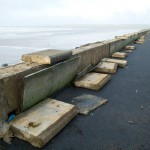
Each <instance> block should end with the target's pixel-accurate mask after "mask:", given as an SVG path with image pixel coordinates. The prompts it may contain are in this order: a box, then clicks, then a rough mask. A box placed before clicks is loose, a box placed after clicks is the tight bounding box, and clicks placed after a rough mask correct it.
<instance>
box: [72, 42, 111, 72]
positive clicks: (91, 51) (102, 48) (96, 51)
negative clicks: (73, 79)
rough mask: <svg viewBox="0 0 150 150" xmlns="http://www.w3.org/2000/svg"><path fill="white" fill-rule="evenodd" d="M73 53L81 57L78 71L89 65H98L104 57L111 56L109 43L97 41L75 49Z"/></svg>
mask: <svg viewBox="0 0 150 150" xmlns="http://www.w3.org/2000/svg"><path fill="white" fill-rule="evenodd" d="M73 55H74V56H78V57H79V65H78V71H77V72H78V73H80V72H82V71H83V70H84V69H85V68H87V67H88V66H89V65H92V66H96V65H97V64H98V63H99V62H100V60H101V59H102V58H105V57H108V56H109V44H103V43H96V44H90V45H87V46H84V47H79V48H77V49H74V50H73Z"/></svg>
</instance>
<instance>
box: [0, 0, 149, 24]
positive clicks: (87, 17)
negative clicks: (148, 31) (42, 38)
mask: <svg viewBox="0 0 150 150" xmlns="http://www.w3.org/2000/svg"><path fill="white" fill-rule="evenodd" d="M56 24H59V25H62V24H150V0H0V26H12V25H14V26H20V25H21V26H22V25H23V26H24V25H25V26H26V25H27V26H28V25H39V26H43V25H56Z"/></svg>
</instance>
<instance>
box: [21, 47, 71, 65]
mask: <svg viewBox="0 0 150 150" xmlns="http://www.w3.org/2000/svg"><path fill="white" fill-rule="evenodd" d="M71 56H72V51H64V50H55V49H48V50H43V51H39V52H34V53H30V54H25V55H23V56H22V60H23V61H26V62H35V63H38V64H52V63H57V62H60V61H62V60H66V59H68V58H70V57H71Z"/></svg>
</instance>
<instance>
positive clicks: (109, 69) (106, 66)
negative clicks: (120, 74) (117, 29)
mask: <svg viewBox="0 0 150 150" xmlns="http://www.w3.org/2000/svg"><path fill="white" fill-rule="evenodd" d="M117 66H118V64H116V63H111V62H100V63H99V65H98V66H97V67H96V68H95V71H96V72H99V73H108V74H109V73H110V74H112V73H116V71H117Z"/></svg>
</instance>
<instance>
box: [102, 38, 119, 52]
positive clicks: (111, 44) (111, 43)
mask: <svg viewBox="0 0 150 150" xmlns="http://www.w3.org/2000/svg"><path fill="white" fill-rule="evenodd" d="M117 41H118V40H117V39H112V40H107V41H103V44H108V45H109V55H111V54H112V53H114V52H116V42H117Z"/></svg>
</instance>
